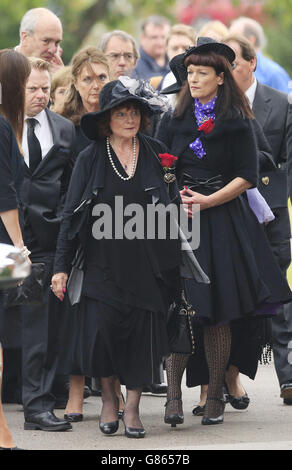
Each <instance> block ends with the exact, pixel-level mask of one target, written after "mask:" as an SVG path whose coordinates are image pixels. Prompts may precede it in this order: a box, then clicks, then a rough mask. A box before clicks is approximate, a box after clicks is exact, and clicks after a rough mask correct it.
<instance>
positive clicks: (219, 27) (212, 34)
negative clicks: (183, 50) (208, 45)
mask: <svg viewBox="0 0 292 470" xmlns="http://www.w3.org/2000/svg"><path fill="white" fill-rule="evenodd" d="M228 34H229V30H228V28H227V26H225V24H224V23H222V22H221V21H219V20H215V21H207V23H205V24H204V26H202V28H201V29H200V31H199V33H198V37H208V38H211V39H214V40H215V41H218V42H221V41H224V39H225V38H226V36H228Z"/></svg>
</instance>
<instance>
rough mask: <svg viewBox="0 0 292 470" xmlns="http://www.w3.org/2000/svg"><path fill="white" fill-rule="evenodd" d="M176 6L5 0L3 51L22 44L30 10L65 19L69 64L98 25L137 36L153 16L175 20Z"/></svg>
mask: <svg viewBox="0 0 292 470" xmlns="http://www.w3.org/2000/svg"><path fill="white" fill-rule="evenodd" d="M174 4H175V0H70V2H68V0H49V1H48V0H17V2H12V1H11V0H1V3H0V49H3V48H6V47H14V46H15V45H16V44H18V42H19V23H20V20H21V18H22V16H23V15H24V13H25V12H26V11H27V10H29V9H30V8H36V7H47V8H49V9H51V10H52V11H54V12H55V13H56V14H57V15H58V16H59V17H60V18H61V20H62V23H63V27H64V39H63V42H62V47H63V51H64V52H63V58H64V61H65V63H67V62H69V61H70V59H71V57H72V55H73V54H74V52H75V51H77V50H78V49H79V48H80V47H81V46H82V44H83V43H84V41H85V39H86V37H87V35H88V34H89V32H90V30H91V28H92V27H93V26H94V25H95V24H96V23H97V24H100V25H101V26H102V28H103V31H104V30H107V29H113V28H118V29H124V30H126V31H128V32H129V33H131V34H133V35H135V36H137V35H138V30H139V25H140V21H141V20H142V19H143V18H145V17H146V16H148V15H150V14H162V15H164V16H167V17H169V18H170V19H173V15H172V6H173V5H174Z"/></svg>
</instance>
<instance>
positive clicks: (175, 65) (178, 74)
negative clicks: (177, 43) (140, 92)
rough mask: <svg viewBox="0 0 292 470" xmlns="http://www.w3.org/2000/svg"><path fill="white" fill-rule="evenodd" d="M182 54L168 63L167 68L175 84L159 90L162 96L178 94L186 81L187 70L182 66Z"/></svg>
mask: <svg viewBox="0 0 292 470" xmlns="http://www.w3.org/2000/svg"><path fill="white" fill-rule="evenodd" d="M184 56H185V55H184V54H178V55H176V56H175V57H173V59H171V61H170V62H169V67H170V70H171V71H172V73H173V74H174V76H175V78H176V83H173V84H172V85H169V86H168V87H166V88H163V90H161V93H162V94H163V95H171V94H173V93H178V92H179V91H180V90H181V88H182V86H183V84H184V82H185V81H186V79H187V69H186V67H185V65H184Z"/></svg>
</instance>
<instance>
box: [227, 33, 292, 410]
mask: <svg viewBox="0 0 292 470" xmlns="http://www.w3.org/2000/svg"><path fill="white" fill-rule="evenodd" d="M224 42H225V43H226V44H228V45H229V46H230V47H232V49H233V50H234V52H235V54H236V59H235V62H234V78H235V80H236V82H237V84H238V85H239V87H240V88H241V90H242V91H243V92H244V93H245V94H246V96H247V98H248V100H249V103H250V106H251V107H252V110H253V112H254V114H255V117H256V119H257V121H258V122H259V123H260V124H261V126H262V129H263V131H264V134H265V136H266V138H267V141H268V142H269V144H270V147H271V151H272V157H273V160H274V162H275V164H276V166H277V169H276V171H271V172H269V171H266V172H261V173H260V180H259V190H260V192H261V193H262V194H263V196H264V197H265V199H266V200H267V202H268V204H269V205H270V207H271V209H272V211H273V212H274V215H275V220H273V221H272V222H270V223H269V224H268V225H267V227H266V233H267V236H268V238H269V241H270V244H271V247H272V250H273V253H274V255H275V257H276V259H277V261H278V264H279V267H280V268H281V270H282V271H283V273H284V274H286V270H287V268H288V266H289V264H290V262H291V253H290V236H291V232H290V222H289V213H288V208H287V199H288V189H287V160H288V156H289V159H290V158H291V154H290V153H291V151H292V149H291V148H290V146H289V145H287V142H288V141H289V142H290V141H291V134H292V107H291V105H289V102H288V99H287V95H286V94H284V93H282V92H280V91H278V90H275V89H273V88H270V87H268V86H266V85H263V84H261V83H260V82H259V81H257V79H256V78H255V74H254V72H255V69H256V66H257V58H256V51H255V49H254V48H253V46H252V45H251V43H250V42H249V41H248V40H247V39H245V38H244V37H243V36H239V35H230V36H228V37H227V38H226V39H225V41H224ZM289 154H290V155H289ZM272 333H273V352H274V359H275V368H276V372H277V375H278V380H279V384H280V387H281V397H282V398H283V400H284V403H285V404H290V405H292V364H291V361H290V363H289V360H288V355H289V343H290V342H291V340H292V309H291V305H290V304H289V305H285V306H284V307H283V308H281V310H280V312H279V314H278V315H277V316H276V317H275V318H273V319H272ZM290 344H291V343H290Z"/></svg>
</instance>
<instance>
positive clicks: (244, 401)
mask: <svg viewBox="0 0 292 470" xmlns="http://www.w3.org/2000/svg"><path fill="white" fill-rule="evenodd" d="M223 399H224V402H225V404H227V403H230V405H231V406H232V407H233V408H234V409H235V410H246V409H247V408H248V406H249V404H250V399H249V396H248V394H247V393H246V391H245V393H244V395H242V397H235V396H233V395H230V393H229V390H228V387H227V384H226V383H225V384H224V387H223Z"/></svg>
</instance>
